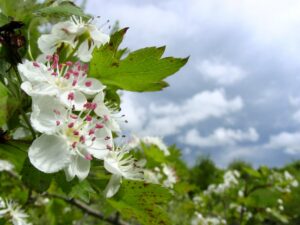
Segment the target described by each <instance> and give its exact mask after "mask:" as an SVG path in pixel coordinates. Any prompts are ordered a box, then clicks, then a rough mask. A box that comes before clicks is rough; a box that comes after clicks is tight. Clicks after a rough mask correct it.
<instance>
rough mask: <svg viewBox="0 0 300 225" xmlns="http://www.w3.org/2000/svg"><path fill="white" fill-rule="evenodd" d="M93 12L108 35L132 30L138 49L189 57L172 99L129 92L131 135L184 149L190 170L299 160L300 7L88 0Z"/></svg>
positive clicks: (251, 1)
mask: <svg viewBox="0 0 300 225" xmlns="http://www.w3.org/2000/svg"><path fill="white" fill-rule="evenodd" d="M86 11H87V12H90V13H91V14H93V15H98V16H101V19H100V24H101V23H102V24H104V25H103V29H104V30H105V31H106V32H109V25H113V24H114V22H115V21H119V22H120V24H119V25H120V27H127V26H128V27H130V29H129V31H128V32H127V35H126V38H125V41H124V44H123V46H124V47H129V49H130V50H135V49H138V48H142V47H147V46H162V45H167V50H166V54H165V56H170V55H171V56H176V57H186V56H190V60H189V62H188V64H187V65H186V66H185V67H184V68H183V69H182V70H181V71H180V72H179V73H177V74H176V75H175V76H172V77H170V78H168V79H167V81H168V82H169V84H170V87H168V88H166V89H165V90H164V91H163V92H157V93H126V92H125V93H123V104H122V108H123V113H124V114H126V118H127V119H128V121H129V123H128V124H127V125H126V127H125V129H128V130H130V131H132V132H133V133H136V134H138V135H142V136H144V135H154V136H160V137H163V138H164V140H165V142H166V143H168V144H174V143H176V144H177V145H178V146H179V147H180V148H182V150H183V156H184V159H186V160H187V162H188V163H189V164H190V165H192V164H193V163H194V162H195V160H196V158H197V156H199V155H209V156H210V157H211V158H212V159H213V160H214V161H215V162H216V164H217V165H219V166H226V165H227V164H228V163H230V162H231V161H233V160H237V159H240V160H245V161H247V162H250V163H252V164H253V165H255V166H258V165H262V164H265V165H268V166H280V165H283V164H285V163H287V162H291V161H293V160H296V159H299V158H300V124H299V123H300V80H299V79H300V70H299V69H300V54H299V53H300V30H299V27H300V2H299V1H297V0H285V1H281V0H264V1H259V0H240V1H236V0H226V1H221V0H185V1H182V0H162V1H159V0H143V1H140V0H88V1H87V4H86ZM106 20H110V22H109V23H108V24H106V23H105V22H106Z"/></svg>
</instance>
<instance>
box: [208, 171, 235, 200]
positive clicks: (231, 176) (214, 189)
mask: <svg viewBox="0 0 300 225" xmlns="http://www.w3.org/2000/svg"><path fill="white" fill-rule="evenodd" d="M239 177H240V173H239V172H238V171H237V170H228V171H227V172H226V173H225V174H224V176H223V180H224V182H223V183H221V184H218V185H216V184H211V185H209V186H208V188H207V190H205V191H204V194H206V195H208V194H210V193H216V194H222V193H224V192H225V191H226V190H228V189H229V188H231V187H234V186H236V185H238V184H239V180H238V178H239Z"/></svg>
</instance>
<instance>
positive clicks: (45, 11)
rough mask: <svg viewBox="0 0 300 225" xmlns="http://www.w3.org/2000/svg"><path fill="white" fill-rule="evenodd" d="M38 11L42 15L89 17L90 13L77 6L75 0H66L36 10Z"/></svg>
mask: <svg viewBox="0 0 300 225" xmlns="http://www.w3.org/2000/svg"><path fill="white" fill-rule="evenodd" d="M36 13H38V14H40V15H42V16H65V17H68V16H81V17H84V18H89V16H88V15H86V14H84V12H83V10H82V9H81V8H79V7H78V6H76V5H75V4H74V3H73V2H70V1H66V2H62V3H61V4H59V5H52V6H48V7H45V8H42V9H39V10H37V11H36Z"/></svg>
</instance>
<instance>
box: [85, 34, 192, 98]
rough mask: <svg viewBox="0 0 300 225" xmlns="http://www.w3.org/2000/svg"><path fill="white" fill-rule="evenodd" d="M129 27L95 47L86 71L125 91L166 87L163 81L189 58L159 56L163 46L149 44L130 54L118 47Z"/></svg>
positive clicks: (103, 81)
mask: <svg viewBox="0 0 300 225" xmlns="http://www.w3.org/2000/svg"><path fill="white" fill-rule="evenodd" d="M127 29H128V28H124V29H122V30H120V31H118V32H116V33H115V34H113V35H112V36H111V40H110V42H109V43H108V44H106V45H104V46H102V47H100V48H98V49H95V50H94V52H93V58H92V60H91V62H90V71H89V74H90V76H92V77H96V78H98V79H100V80H101V82H102V83H103V84H105V85H108V86H113V87H116V88H117V89H122V90H127V91H138V92H142V91H159V90H161V89H163V88H165V87H167V86H168V84H167V83H166V82H165V81H164V79H165V78H167V77H168V76H170V75H172V74H174V73H176V72H177V71H178V70H179V69H180V68H181V67H182V66H184V65H185V64H186V62H187V61H188V58H173V57H166V58H162V55H163V53H164V52H165V47H158V48H157V47H149V48H143V49H139V50H136V51H134V52H131V53H129V54H128V55H127V56H126V57H125V58H124V59H122V57H123V56H124V54H125V53H126V51H127V50H126V49H121V50H118V47H119V45H120V43H121V42H122V40H123V37H124V35H125V33H126V31H127Z"/></svg>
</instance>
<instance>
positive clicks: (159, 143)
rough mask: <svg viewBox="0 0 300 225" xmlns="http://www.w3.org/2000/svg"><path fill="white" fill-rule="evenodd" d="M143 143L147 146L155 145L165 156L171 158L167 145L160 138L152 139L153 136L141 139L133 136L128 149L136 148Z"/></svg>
mask: <svg viewBox="0 0 300 225" xmlns="http://www.w3.org/2000/svg"><path fill="white" fill-rule="evenodd" d="M141 143H144V144H146V145H155V146H157V147H158V149H160V150H161V151H162V152H163V153H164V155H165V156H169V155H170V152H169V150H168V147H167V146H166V145H165V143H164V142H163V141H162V139H160V138H159V137H152V136H146V137H143V138H139V137H137V136H135V135H132V138H131V140H130V141H129V143H128V145H127V146H128V148H136V147H138V146H139V145H140V144H141Z"/></svg>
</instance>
